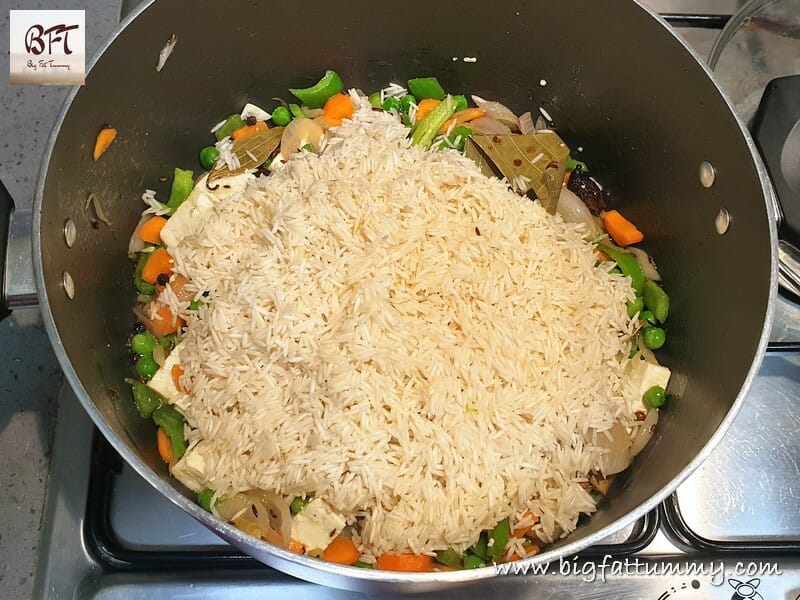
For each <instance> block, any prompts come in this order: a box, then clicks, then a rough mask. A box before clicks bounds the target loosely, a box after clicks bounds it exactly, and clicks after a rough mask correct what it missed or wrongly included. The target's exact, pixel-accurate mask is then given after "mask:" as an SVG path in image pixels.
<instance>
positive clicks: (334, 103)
mask: <svg viewBox="0 0 800 600" xmlns="http://www.w3.org/2000/svg"><path fill="white" fill-rule="evenodd" d="M322 112H323V114H324V115H325V117H327V118H328V119H331V120H332V121H336V120H338V121H339V123H341V122H342V119H349V118H350V117H352V116H353V112H355V106H354V105H353V99H352V98H350V94H334V95H333V96H331V97H330V98H328V101H327V102H325V106H324V108H323V109H322Z"/></svg>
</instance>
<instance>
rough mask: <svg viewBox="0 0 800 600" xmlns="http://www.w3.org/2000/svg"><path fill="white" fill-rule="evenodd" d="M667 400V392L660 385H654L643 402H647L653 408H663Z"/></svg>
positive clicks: (643, 398)
mask: <svg viewBox="0 0 800 600" xmlns="http://www.w3.org/2000/svg"><path fill="white" fill-rule="evenodd" d="M666 399H667V392H666V390H665V389H664V388H662V387H661V386H660V385H654V386H653V387H651V388H650V389H648V390H647V391H646V392H645V393H644V395H643V396H642V400H644V401H645V402H647V404H649V405H650V406H652V407H653V408H658V407H659V406H663V404H664V401H665V400H666Z"/></svg>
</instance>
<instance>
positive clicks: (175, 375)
mask: <svg viewBox="0 0 800 600" xmlns="http://www.w3.org/2000/svg"><path fill="white" fill-rule="evenodd" d="M170 375H172V382H173V383H174V384H175V389H176V390H178V391H179V392H183V393H184V394H188V393H189V390H187V389H186V388H185V387H184V386H182V385H181V377H183V367H181V366H180V365H172V371H171V372H170Z"/></svg>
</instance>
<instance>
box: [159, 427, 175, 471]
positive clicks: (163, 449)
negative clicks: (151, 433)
mask: <svg viewBox="0 0 800 600" xmlns="http://www.w3.org/2000/svg"><path fill="white" fill-rule="evenodd" d="M156 442H157V444H158V455H159V456H160V457H161V460H163V461H164V462H165V463H171V462H172V443H171V442H170V439H169V436H168V435H167V434H166V432H165V431H164V430H163V429H162V428H161V427H159V428H158V429H156Z"/></svg>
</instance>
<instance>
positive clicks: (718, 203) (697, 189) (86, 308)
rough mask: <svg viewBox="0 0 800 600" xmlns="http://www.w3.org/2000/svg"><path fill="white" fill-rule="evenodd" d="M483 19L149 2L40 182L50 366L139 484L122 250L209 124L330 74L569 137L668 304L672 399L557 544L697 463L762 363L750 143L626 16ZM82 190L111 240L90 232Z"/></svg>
mask: <svg viewBox="0 0 800 600" xmlns="http://www.w3.org/2000/svg"><path fill="white" fill-rule="evenodd" d="M612 7H613V8H612ZM492 8H493V10H491V11H489V12H488V13H487V12H486V11H485V10H482V9H481V10H480V11H479V9H477V8H476V9H475V10H465V6H464V4H463V2H456V1H454V0H441V1H440V2H438V3H420V5H419V7H418V9H417V8H414V5H413V4H412V5H408V7H407V9H406V10H403V11H392V12H389V11H384V10H381V11H375V10H374V5H373V4H371V3H367V2H361V1H359V2H350V3H347V4H346V5H343V6H342V9H341V10H339V11H334V12H333V13H326V15H325V17H324V18H320V17H316V16H314V15H310V14H309V12H308V9H307V7H306V6H305V5H297V4H294V5H293V4H291V3H283V4H279V5H276V4H274V3H258V2H252V3H250V2H240V3H236V5H235V6H234V3H203V5H202V8H198V5H197V4H196V3H194V2H189V1H188V0H174V1H167V0H161V1H160V2H158V3H155V4H153V5H152V6H150V7H149V8H148V9H147V10H145V11H144V12H143V13H142V14H141V15H140V16H139V17H138V18H136V19H135V20H134V21H133V22H132V23H131V24H130V25H129V26H128V27H127V28H126V29H125V30H123V31H122V32H121V33H120V35H119V36H118V37H117V39H116V40H115V41H114V42H113V44H111V46H110V47H109V48H108V49H107V51H106V52H105V55H104V56H103V57H102V59H101V60H99V61H98V62H97V64H96V65H95V66H94V68H93V69H92V70H91V72H90V73H89V75H88V77H87V82H86V86H85V87H84V88H82V89H81V90H80V91H79V92H78V93H77V95H76V96H75V98H74V101H73V102H72V105H71V107H70V108H69V110H68V112H67V114H66V117H65V119H64V122H63V125H62V127H61V131H60V133H59V134H58V137H57V140H56V141H55V145H54V147H53V150H52V155H51V158H50V162H49V167H48V168H46V171H45V172H44V177H45V179H44V184H43V191H42V195H41V197H39V198H37V210H40V211H41V215H40V237H39V239H38V244H37V246H36V247H37V250H38V251H39V252H41V266H42V272H41V274H40V281H42V280H43V281H44V284H45V288H44V290H45V292H46V299H47V304H48V307H46V308H45V314H46V316H51V317H52V322H51V323H50V330H51V332H55V331H57V339H54V343H55V345H56V347H57V351H59V352H60V354H61V359H62V365H63V366H64V367H65V370H66V371H67V374H68V376H70V375H71V376H72V378H73V379H77V380H79V381H80V385H79V386H78V387H79V388H80V387H82V388H83V389H78V390H77V391H78V394H79V397H81V400H82V401H83V402H84V404H85V405H86V406H87V408H88V409H89V411H90V413H91V414H92V416H93V417H94V418H95V419H96V420H97V419H102V420H103V421H104V423H105V426H104V430H106V431H108V430H110V431H111V432H113V435H116V436H118V438H119V439H120V443H121V444H123V445H124V446H125V447H122V448H120V449H121V451H122V453H123V455H124V456H126V458H128V459H129V460H131V461H132V462H133V463H134V464H135V466H137V467H138V468H139V469H140V470H142V469H143V468H144V467H143V464H142V461H143V463H144V464H146V465H148V466H149V467H150V468H151V469H152V470H153V471H155V472H156V473H158V474H159V475H160V476H161V477H162V478H164V479H165V480H166V478H167V473H166V469H165V468H164V466H163V465H162V464H161V463H160V462H159V461H158V458H157V456H156V453H155V444H154V443H153V429H152V427H151V425H150V424H149V423H148V422H146V421H144V420H142V419H140V418H139V417H138V415H137V414H136V412H135V409H134V407H133V404H132V402H131V401H130V392H129V389H128V387H127V386H126V385H125V384H124V383H123V378H124V377H126V376H130V374H131V372H130V360H129V358H128V356H127V352H126V350H125V340H126V337H127V335H128V334H129V332H130V330H131V327H132V325H133V322H134V318H133V315H132V312H131V306H132V300H133V296H134V291H133V289H132V285H131V275H132V269H133V267H132V264H131V263H130V262H129V261H128V260H127V258H126V249H127V238H128V236H129V234H130V232H131V230H132V229H133V226H134V225H135V223H136V221H137V219H138V216H139V213H140V212H141V210H142V208H143V205H142V203H141V202H140V200H139V197H140V195H141V192H142V191H143V190H144V188H146V187H149V188H152V189H156V190H158V193H159V196H160V197H161V198H162V199H164V198H166V196H167V194H168V191H169V181H166V182H162V181H160V179H161V178H164V177H167V178H170V179H171V173H172V169H173V168H174V167H176V166H179V167H183V168H193V169H195V170H198V169H199V165H198V163H197V159H196V157H197V152H198V150H199V149H200V148H201V147H203V146H205V145H208V143H209V141H210V140H211V136H210V134H209V133H208V131H209V129H210V127H211V126H212V125H213V124H215V123H216V122H217V121H219V120H220V118H222V117H224V116H225V115H227V114H230V113H231V112H234V111H236V110H238V109H239V107H241V106H242V105H243V104H244V103H245V102H246V101H253V102H255V103H256V104H261V105H264V106H266V107H270V106H272V104H273V102H272V100H270V99H271V98H272V97H274V96H283V97H284V98H287V99H288V92H286V89H287V88H288V87H290V86H292V87H295V86H297V85H302V84H304V83H311V82H313V81H314V80H315V79H316V78H317V77H318V76H319V75H320V74H321V73H322V71H323V70H324V69H325V68H334V69H336V70H337V71H339V73H340V74H341V75H342V76H343V78H344V80H345V82H346V83H347V84H348V85H352V86H357V87H361V88H362V89H364V90H368V91H371V90H375V89H378V88H379V87H381V86H382V85H383V84H384V83H385V82H387V81H399V82H403V81H405V80H406V79H407V78H409V77H412V76H422V75H430V74H436V75H438V76H439V78H440V80H441V81H442V83H443V84H444V86H445V88H447V89H448V90H451V91H453V92H456V93H461V92H472V93H476V94H479V95H481V96H485V97H490V98H498V99H501V100H503V101H505V102H507V103H508V104H509V105H510V106H512V107H513V108H515V109H517V110H520V111H521V110H524V109H526V108H528V107H530V108H532V109H534V108H535V107H538V106H542V107H544V108H545V109H546V111H547V112H548V113H549V114H550V115H552V116H553V117H554V119H555V123H556V126H557V127H558V130H559V133H560V134H561V135H562V137H564V139H565V140H566V141H567V143H568V144H569V145H570V146H571V147H572V148H573V149H576V148H577V147H578V146H581V147H583V148H584V151H583V152H582V153H579V154H578V156H579V157H580V158H582V159H583V160H585V161H586V162H587V163H588V164H589V165H590V166H591V168H592V170H593V172H594V173H595V174H596V175H597V177H598V178H599V179H600V180H601V181H602V182H603V183H604V184H605V185H606V187H607V188H608V189H609V190H611V192H612V195H613V197H614V198H615V200H614V207H616V208H620V209H621V210H622V211H623V212H624V213H625V214H626V215H627V216H628V217H630V218H631V219H632V220H633V221H634V222H635V223H637V225H638V226H639V227H640V229H642V230H643V231H644V233H645V236H646V239H645V244H644V246H645V248H646V249H647V250H648V251H650V252H651V253H652V254H653V255H654V256H655V257H656V260H657V262H658V265H659V268H660V271H661V273H662V276H663V277H664V280H665V282H666V287H667V289H668V291H669V293H670V296H671V298H672V301H673V308H672V317H671V319H670V328H669V331H668V343H667V345H666V346H665V348H664V350H663V352H662V353H661V354H660V356H661V357H662V358H663V362H665V363H666V364H668V365H669V366H670V367H671V368H672V369H673V372H674V377H673V381H672V384H671V388H670V391H671V392H672V393H673V394H674V398H673V399H671V401H670V403H669V406H668V407H667V408H666V409H665V410H664V412H663V416H662V419H661V422H660V425H659V430H658V433H657V435H656V437H655V439H654V441H653V442H652V443H651V444H650V446H648V448H647V449H646V450H645V451H644V453H643V454H642V455H641V456H640V458H639V459H638V460H637V461H636V462H635V463H634V465H633V467H632V468H631V469H630V470H629V472H627V473H626V474H625V475H624V476H623V477H621V478H620V480H619V481H618V483H617V484H616V485H615V486H614V488H613V489H612V492H611V494H610V496H609V498H608V501H607V502H604V503H603V505H602V507H601V509H600V511H599V512H598V514H597V515H595V517H594V518H593V519H591V520H589V521H588V523H587V524H584V525H582V526H581V527H580V528H579V529H578V530H577V531H576V532H575V534H573V535H572V536H571V537H570V538H569V540H568V542H575V541H576V540H580V539H584V538H587V537H588V536H590V535H592V534H594V533H596V532H598V531H599V530H600V529H602V528H604V527H606V526H608V525H609V524H611V523H612V522H614V521H616V520H617V519H620V518H623V517H625V516H626V515H628V516H630V514H631V512H632V511H635V509H636V508H637V507H641V506H642V505H643V504H644V503H647V502H648V500H649V499H651V498H652V497H653V496H654V495H655V494H657V493H659V491H661V490H662V488H664V486H666V485H667V484H668V483H669V482H671V481H672V480H673V479H674V478H675V477H676V476H677V475H678V474H679V473H681V471H683V470H684V468H685V467H686V466H687V465H688V464H689V463H690V462H691V461H692V460H693V459H694V458H695V457H696V456H697V455H698V453H700V452H701V450H702V449H703V447H704V446H705V445H706V443H707V442H708V440H709V439H710V438H711V437H712V435H713V434H714V432H715V431H716V430H717V428H718V426H719V425H720V424H721V423H722V422H723V419H725V417H726V415H727V414H728V413H729V411H730V409H731V407H732V406H733V405H734V402H735V400H736V398H737V395H738V394H739V392H740V389H741V387H742V385H743V384H744V382H745V380H746V378H747V376H748V372H749V370H750V368H751V365H752V363H753V361H754V359H757V358H760V357H759V343H760V340H761V336H762V331H763V329H764V326H765V322H766V319H767V317H766V315H767V314H768V309H769V305H770V298H771V290H772V281H771V275H772V269H773V263H772V252H773V248H772V243H771V242H772V239H771V232H772V231H773V230H774V226H773V224H772V223H771V219H770V215H769V214H768V211H767V210H766V208H765V200H764V191H763V189H762V184H761V181H760V179H759V173H758V171H757V168H756V166H755V164H754V162H753V158H752V156H751V152H750V148H749V147H748V144H747V142H746V140H745V138H744V137H743V136H742V134H741V131H740V128H739V125H738V123H737V122H736V120H735V118H734V117H733V115H732V114H731V112H730V110H729V108H728V107H727V105H726V103H725V101H724V100H723V99H722V97H721V96H720V94H719V92H718V91H717V89H716V88H715V87H714V85H713V84H712V82H711V81H710V80H709V79H708V77H707V75H706V74H705V72H704V70H703V69H702V68H701V67H700V66H699V65H698V64H697V63H696V61H695V60H694V59H693V58H692V57H691V56H690V55H689V54H688V53H687V52H686V51H685V50H684V49H683V47H682V46H681V44H680V43H679V42H678V41H677V40H676V39H675V38H674V36H673V35H672V34H671V33H670V32H668V31H666V30H665V29H664V28H663V27H662V26H661V25H660V24H659V23H658V22H656V21H655V20H654V19H653V18H652V17H651V16H650V15H649V14H648V13H647V12H646V11H645V10H644V9H642V8H641V7H639V6H638V5H636V4H633V3H630V4H628V3H622V2H615V3H613V4H612V5H610V4H608V3H599V2H592V3H587V2H580V1H578V0H571V1H563V2H520V3H510V2H499V3H495V4H494V5H493V7H492ZM189 16H190V17H191V18H189ZM446 32H450V33H446ZM173 33H174V34H176V35H177V36H178V43H177V46H176V48H175V51H174V53H173V55H172V56H171V58H170V59H169V60H168V62H167V64H166V66H165V68H164V69H163V71H162V72H161V73H156V71H155V68H154V67H155V63H156V59H157V56H158V52H159V50H160V48H161V46H162V45H163V44H164V42H165V41H166V40H167V39H168V38H169V37H170V36H171V35H172V34H173ZM464 57H468V58H472V57H474V58H476V59H477V61H476V62H465V61H464V60H463V59H464ZM542 82H546V85H542ZM106 122H108V123H112V124H113V125H114V126H115V127H116V128H117V129H118V131H119V137H118V138H117V140H116V141H115V142H114V144H113V145H112V146H111V148H110V149H109V151H108V152H107V153H106V154H105V155H104V156H103V157H102V158H101V159H100V160H99V161H97V162H94V161H92V159H91V148H92V145H93V142H94V137H95V135H96V133H97V131H98V130H99V129H100V127H102V126H103V125H104V124H105V123H106ZM704 160H708V161H711V162H712V163H713V164H714V166H715V168H716V171H717V178H716V183H715V185H714V186H713V187H712V188H710V189H705V188H703V187H702V186H701V185H700V183H699V180H698V175H697V173H698V166H699V164H700V162H701V161H704ZM89 193H95V194H96V195H97V197H98V198H99V200H100V202H101V204H102V206H103V208H104V210H105V212H106V213H107V214H108V216H109V218H110V220H111V222H112V226H111V227H106V226H104V225H100V226H99V228H93V227H92V226H91V224H90V216H89V214H87V212H86V211H85V210H84V206H85V200H86V197H87V195H88V194H89ZM722 207H725V208H727V210H728V211H729V212H730V214H731V215H732V224H731V227H730V230H729V231H728V233H727V234H726V235H724V236H720V235H718V234H717V233H716V232H715V229H714V217H715V216H716V214H717V212H718V210H719V209H720V208H722ZM68 218H69V219H72V220H73V221H74V222H75V223H76V225H77V228H78V232H79V233H78V240H77V242H76V244H75V246H74V247H73V248H71V249H67V247H66V245H65V244H64V241H63V235H62V227H63V225H64V222H65V220H66V219H68ZM64 271H69V272H70V274H71V275H72V277H73V279H74V281H75V284H76V297H75V299H74V300H68V299H67V298H66V296H65V295H64V292H63V289H62V287H61V277H62V273H63V272H64ZM62 345H63V348H62V347H61V346H62ZM73 369H74V371H73ZM84 392H85V393H84ZM118 447H119V444H118ZM145 474H147V473H145ZM149 476H150V478H151V481H155V479H154V478H153V475H152V473H151V474H149ZM168 481H169V483H168V484H167V485H170V486H173V487H174V488H175V489H176V490H177V491H178V493H181V494H184V495H187V491H186V490H185V489H183V488H182V487H181V486H180V485H179V484H177V483H176V482H173V481H172V480H168ZM164 485H165V484H164V483H163V482H162V483H161V484H159V487H162V486H164ZM168 493H169V494H170V495H172V494H173V493H172V492H171V491H170V492H168ZM562 544H563V543H562Z"/></svg>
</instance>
